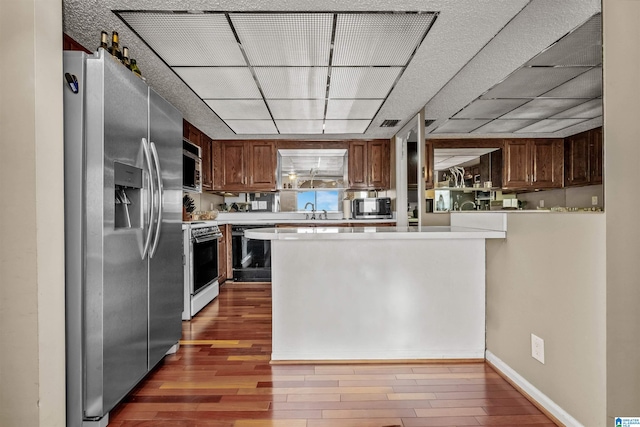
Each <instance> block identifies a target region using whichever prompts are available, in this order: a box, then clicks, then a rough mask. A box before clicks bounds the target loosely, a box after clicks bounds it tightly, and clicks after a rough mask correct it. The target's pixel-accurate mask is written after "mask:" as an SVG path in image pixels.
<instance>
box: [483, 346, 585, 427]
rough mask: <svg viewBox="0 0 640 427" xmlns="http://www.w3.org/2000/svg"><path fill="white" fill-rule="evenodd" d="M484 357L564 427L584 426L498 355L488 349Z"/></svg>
mask: <svg viewBox="0 0 640 427" xmlns="http://www.w3.org/2000/svg"><path fill="white" fill-rule="evenodd" d="M485 358H486V360H487V361H488V362H490V363H491V364H492V365H493V366H495V367H496V368H497V369H498V370H499V371H500V372H501V373H503V374H504V375H505V376H506V377H507V378H509V379H510V380H511V381H513V383H514V384H516V385H517V386H518V387H520V388H521V389H522V391H524V392H525V393H527V394H528V395H529V396H530V397H531V398H532V399H533V400H535V401H536V402H537V403H538V404H539V405H540V406H542V407H543V408H544V409H545V410H546V411H547V412H549V414H551V415H553V416H554V417H556V418H557V420H558V421H560V422H561V423H562V424H564V425H565V426H566V427H584V426H583V425H582V424H581V423H580V422H579V421H578V420H576V419H575V418H573V417H572V416H571V415H570V414H569V413H568V412H567V411H565V410H564V409H562V408H561V407H560V406H559V405H558V404H557V403H555V402H554V401H553V400H551V399H550V398H549V397H547V395H546V394H544V393H543V392H541V391H540V390H538V389H537V388H535V387H534V386H533V384H531V383H530V382H529V381H527V380H526V379H525V378H524V377H523V376H522V375H520V374H518V373H517V372H516V371H514V370H513V369H512V368H511V367H510V366H509V365H507V364H506V363H504V362H503V361H502V360H501V359H500V358H499V357H498V356H496V355H495V354H493V353H491V352H490V351H489V350H487V351H486V353H485Z"/></svg>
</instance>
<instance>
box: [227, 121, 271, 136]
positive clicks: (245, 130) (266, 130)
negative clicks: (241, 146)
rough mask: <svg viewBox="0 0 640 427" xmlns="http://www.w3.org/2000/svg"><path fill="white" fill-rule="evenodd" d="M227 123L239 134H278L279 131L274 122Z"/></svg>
mask: <svg viewBox="0 0 640 427" xmlns="http://www.w3.org/2000/svg"><path fill="white" fill-rule="evenodd" d="M225 123H226V124H227V125H228V126H229V127H230V128H231V129H233V131H234V132H235V133H237V134H253V135H259V134H277V133H278V129H276V126H275V125H274V124H273V121H272V120H225Z"/></svg>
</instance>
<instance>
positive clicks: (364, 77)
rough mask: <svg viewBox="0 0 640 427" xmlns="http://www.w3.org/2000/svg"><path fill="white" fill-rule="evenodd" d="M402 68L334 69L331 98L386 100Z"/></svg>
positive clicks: (332, 69) (332, 72)
mask: <svg viewBox="0 0 640 427" xmlns="http://www.w3.org/2000/svg"><path fill="white" fill-rule="evenodd" d="M401 72H402V68H401V67H381V68H372V67H360V68H351V67H349V68H346V67H332V68H331V87H330V88H329V98H334V99H335V98H342V99H357V98H372V99H381V98H386V97H387V95H388V94H389V91H390V90H391V88H393V85H394V84H395V81H396V79H397V78H398V76H399V75H400V73H401Z"/></svg>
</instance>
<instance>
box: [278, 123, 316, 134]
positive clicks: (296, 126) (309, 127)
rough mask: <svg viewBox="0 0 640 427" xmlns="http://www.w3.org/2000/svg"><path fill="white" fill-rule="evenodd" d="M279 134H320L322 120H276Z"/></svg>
mask: <svg viewBox="0 0 640 427" xmlns="http://www.w3.org/2000/svg"><path fill="white" fill-rule="evenodd" d="M276 125H277V126H278V129H279V130H280V133H281V134H287V133H315V134H321V133H322V120H276Z"/></svg>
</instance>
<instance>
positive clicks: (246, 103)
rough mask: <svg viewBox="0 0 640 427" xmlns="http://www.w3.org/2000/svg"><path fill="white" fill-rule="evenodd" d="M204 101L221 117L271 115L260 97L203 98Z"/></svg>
mask: <svg viewBox="0 0 640 427" xmlns="http://www.w3.org/2000/svg"><path fill="white" fill-rule="evenodd" d="M204 102H206V103H207V105H209V107H211V109H212V110H213V111H215V112H216V114H217V115H218V116H219V117H220V118H221V119H222V120H229V119H241V120H244V119H268V120H271V115H270V114H269V110H267V106H266V105H265V104H264V101H263V100H261V99H205V100H204Z"/></svg>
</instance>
